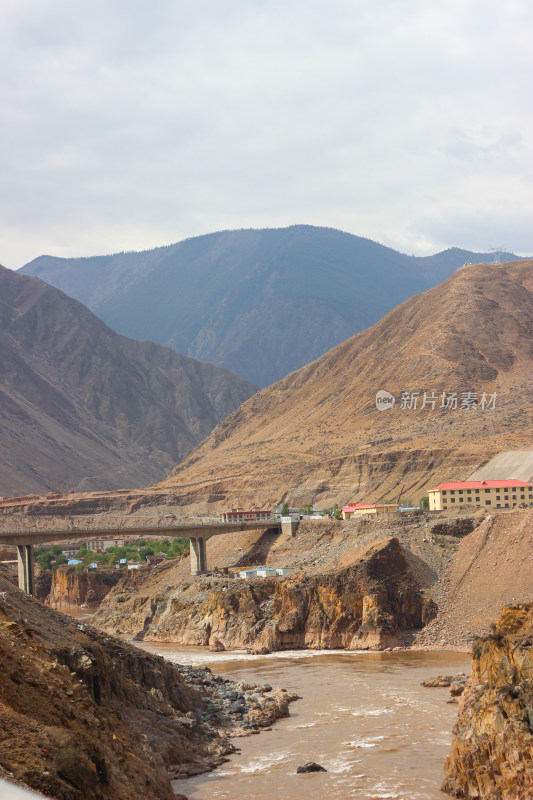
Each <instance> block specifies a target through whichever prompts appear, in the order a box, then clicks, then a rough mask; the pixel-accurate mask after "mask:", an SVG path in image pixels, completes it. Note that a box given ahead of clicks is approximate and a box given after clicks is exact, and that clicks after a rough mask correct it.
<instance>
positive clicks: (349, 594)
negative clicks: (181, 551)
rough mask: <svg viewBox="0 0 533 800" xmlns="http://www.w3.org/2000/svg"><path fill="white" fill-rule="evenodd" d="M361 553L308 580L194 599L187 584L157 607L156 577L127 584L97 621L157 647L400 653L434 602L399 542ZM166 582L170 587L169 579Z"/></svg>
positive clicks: (213, 585)
mask: <svg viewBox="0 0 533 800" xmlns="http://www.w3.org/2000/svg"><path fill="white" fill-rule="evenodd" d="M215 538H222V537H215ZM292 544H293V545H294V544H295V543H294V542H292ZM357 544H358V545H359V546H357ZM347 546H349V544H348V545H347ZM351 547H352V550H351V552H348V554H347V555H346V556H345V557H344V558H342V559H341V563H339V562H338V560H337V559H336V558H334V559H332V562H334V563H331V566H330V567H329V568H327V569H324V571H317V570H316V568H315V567H313V569H312V570H309V571H306V570H303V569H300V571H299V573H298V575H288V576H286V577H284V578H280V579H276V578H272V579H268V578H266V579H252V580H243V579H233V580H228V579H227V578H223V579H215V578H213V579H212V580H211V581H210V582H209V584H207V583H205V584H203V583H200V582H197V584H195V585H194V586H192V587H189V588H188V589H186V590H185V591H181V590H180V587H179V585H178V586H172V587H171V588H170V589H168V588H167V591H166V593H164V594H158V595H157V602H155V601H154V602H152V601H151V600H150V594H151V592H153V588H150V593H149V592H148V589H149V585H150V587H154V583H153V581H154V580H155V579H156V577H157V576H155V575H148V576H147V577H146V579H145V582H144V583H143V584H142V585H139V584H138V583H136V584H135V586H133V585H132V587H131V592H130V591H129V584H128V581H127V579H124V581H123V582H122V583H121V584H120V585H119V586H117V587H116V588H115V589H114V590H112V591H111V592H110V593H109V595H107V597H106V599H105V601H104V603H103V604H102V606H101V607H100V609H99V611H98V613H97V615H96V617H95V623H96V624H97V625H98V626H100V627H102V628H104V629H105V630H108V631H113V630H120V631H122V632H130V633H132V634H134V635H137V636H139V637H142V638H144V639H145V640H147V641H150V640H151V641H157V640H160V641H161V640H162V641H173V642H177V643H180V644H183V645H196V646H198V645H200V646H210V644H212V643H213V642H215V641H216V642H219V643H221V645H222V646H223V647H224V648H225V649H226V650H230V649H250V650H251V651H253V652H254V653H258V654H263V653H267V652H271V651H274V650H287V649H294V648H304V649H305V648H314V649H320V648H325V649H333V648H343V649H347V650H357V649H372V650H381V649H384V648H385V647H390V646H395V645H397V644H398V643H400V641H401V638H402V635H403V634H404V633H405V632H406V631H409V630H412V629H419V628H421V627H422V625H423V624H424V623H425V622H426V621H427V620H428V619H431V616H432V614H433V613H434V603H433V601H432V600H431V598H430V597H428V596H427V595H426V594H425V591H424V588H423V586H422V585H421V582H420V580H419V579H418V578H417V575H416V573H415V571H414V570H413V569H412V565H411V563H410V560H409V558H408V555H407V553H406V551H405V550H404V548H403V547H402V545H401V544H400V542H399V540H398V539H397V538H395V537H382V538H378V539H377V540H371V541H369V542H367V543H365V544H363V545H361V542H360V541H359V542H357V543H352V545H351ZM313 570H314V571H313ZM135 580H136V581H138V580H140V578H138V577H136V578H135ZM165 580H166V581H167V587H168V573H165ZM148 584H149V585H148ZM124 597H125V598H126V599H125V600H122V599H121V598H124ZM141 597H142V598H144V603H143V604H139V602H138V601H139V599H140V598H141ZM119 599H120V602H119Z"/></svg>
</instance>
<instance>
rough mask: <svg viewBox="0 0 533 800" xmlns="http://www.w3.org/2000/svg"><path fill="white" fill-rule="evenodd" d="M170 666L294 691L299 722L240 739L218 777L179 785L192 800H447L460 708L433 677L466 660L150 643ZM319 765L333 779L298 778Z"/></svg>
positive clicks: (463, 668) (464, 665) (443, 655)
mask: <svg viewBox="0 0 533 800" xmlns="http://www.w3.org/2000/svg"><path fill="white" fill-rule="evenodd" d="M140 646H141V647H142V648H143V649H146V650H149V651H150V652H154V653H158V654H160V655H163V656H164V657H165V658H167V659H169V660H170V661H177V662H180V663H188V664H193V665H195V666H208V667H210V668H211V669H212V670H213V672H215V673H219V674H221V675H224V676H225V677H227V678H232V679H234V680H245V681H247V682H248V683H259V684H265V683H269V684H271V685H272V686H282V687H284V688H285V689H288V690H290V691H294V692H296V693H297V694H299V695H300V696H301V697H302V699H301V700H298V701H296V702H294V703H291V706H290V712H291V715H290V717H289V718H287V719H282V720H279V721H278V722H276V723H275V724H274V725H273V727H272V730H271V731H262V732H261V733H260V734H259V735H256V736H250V737H248V738H242V739H235V740H234V744H235V745H236V746H237V747H239V748H240V752H239V753H236V754H234V755H232V756H231V757H230V761H229V762H228V763H227V764H224V765H223V766H222V767H219V769H217V770H215V771H214V772H211V773H207V774H205V775H199V776H196V777H194V778H189V779H187V780H180V781H174V782H173V786H174V791H176V792H181V793H182V794H185V795H186V796H187V797H189V798H190V800H236V799H237V798H242V800H324V798H328V800H348V799H349V798H357V800H445V798H446V797H447V796H446V795H444V794H443V793H442V792H441V791H440V788H439V787H440V784H441V782H442V779H443V766H444V760H445V758H446V755H447V753H448V752H449V749H450V743H451V733H452V728H453V725H454V722H455V720H456V717H457V705H455V704H448V703H447V702H446V701H447V700H448V699H449V697H450V695H449V690H448V689H426V688H424V687H422V686H421V685H420V683H421V681H422V680H424V678H427V677H430V676H434V675H441V674H447V675H451V674H454V673H456V672H466V673H468V672H469V670H470V657H469V656H468V655H467V654H464V653H452V652H415V651H413V652H411V651H402V652H396V653H369V652H364V653H363V652H359V653H350V652H344V651H321V652H320V651H319V652H317V651H293V652H284V653H273V654H271V655H268V656H250V655H246V654H244V653H242V654H239V653H235V652H229V653H210V652H208V651H206V650H205V649H201V648H182V647H177V646H175V645H167V644H145V643H143V644H141V645H140ZM306 761H316V762H318V763H319V764H321V765H322V766H323V767H325V768H326V769H327V772H326V773H312V774H308V775H297V774H296V768H297V767H298V766H299V765H300V764H304V763H305V762H306Z"/></svg>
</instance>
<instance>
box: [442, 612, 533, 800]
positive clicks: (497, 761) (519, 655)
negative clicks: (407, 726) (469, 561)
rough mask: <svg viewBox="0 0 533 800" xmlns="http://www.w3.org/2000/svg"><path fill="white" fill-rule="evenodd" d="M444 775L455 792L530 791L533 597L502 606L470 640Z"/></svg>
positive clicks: (521, 798)
mask: <svg viewBox="0 0 533 800" xmlns="http://www.w3.org/2000/svg"><path fill="white" fill-rule="evenodd" d="M445 776H446V777H445V780H444V784H443V787H442V788H443V790H444V791H446V792H448V793H449V794H451V795H453V796H455V797H475V798H477V799H478V800H529V798H531V797H532V796H533V603H529V604H519V605H514V606H508V607H506V608H504V610H503V612H502V615H501V618H500V620H499V621H498V623H497V625H495V626H494V627H493V629H492V631H491V633H490V634H489V635H488V636H485V637H483V638H481V639H479V640H478V641H477V642H476V643H475V645H474V648H473V659H472V675H471V677H470V679H469V681H468V684H467V687H466V689H465V692H464V694H463V695H462V696H461V698H460V700H459V719H458V722H457V725H456V726H455V729H454V740H453V743H452V750H451V753H450V755H449V756H448V758H447V760H446V766H445Z"/></svg>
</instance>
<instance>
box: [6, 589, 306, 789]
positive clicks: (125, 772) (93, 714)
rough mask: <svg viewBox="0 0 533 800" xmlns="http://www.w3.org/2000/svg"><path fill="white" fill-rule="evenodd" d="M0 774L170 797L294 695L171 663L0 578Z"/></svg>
mask: <svg viewBox="0 0 533 800" xmlns="http://www.w3.org/2000/svg"><path fill="white" fill-rule="evenodd" d="M0 672H1V674H2V681H1V684H0V775H2V776H4V777H12V778H14V779H15V780H17V781H21V782H22V783H24V784H27V785H29V786H30V787H32V788H35V789H38V790H40V791H42V792H43V793H44V794H45V795H46V796H50V797H54V798H58V800H59V799H60V800H105V799H107V800H111V798H112V800H171V798H173V797H174V794H173V792H172V788H171V784H170V778H174V777H186V776H188V775H193V774H197V773H199V772H204V771H206V770H208V769H212V768H213V767H215V766H217V765H219V764H221V763H222V762H224V761H225V760H226V756H227V754H228V753H229V752H231V751H232V750H234V747H233V745H232V744H231V741H230V737H231V736H236V735H237V736H239V735H246V734H248V733H252V732H257V731H258V730H259V728H261V727H265V726H268V725H270V724H271V723H272V722H274V720H275V719H276V718H277V717H279V716H287V715H288V704H289V702H290V701H291V700H293V699H296V698H295V696H294V695H289V694H288V693H287V692H284V691H283V690H280V689H272V687H270V686H268V687H267V686H263V687H259V686H251V685H246V686H244V685H239V684H234V683H233V682H231V681H228V680H225V679H223V678H221V677H218V676H215V675H213V674H212V673H211V672H210V670H208V669H194V668H192V667H179V666H178V665H173V664H170V663H169V662H167V661H165V660H164V659H163V658H161V657H160V656H154V655H151V654H148V653H145V652H143V651H141V650H138V649H136V648H135V647H133V646H131V645H129V644H127V643H126V642H123V641H121V640H118V639H114V638H112V637H109V636H106V635H105V634H102V633H101V632H99V631H98V630H96V629H95V628H92V627H91V626H88V625H84V624H80V623H76V621H75V620H73V619H71V618H69V617H67V616H65V615H63V614H61V613H59V612H57V611H55V610H53V609H50V608H47V607H45V606H43V605H41V604H40V603H38V602H37V601H35V600H33V599H32V598H30V597H28V596H27V595H23V594H22V593H21V592H20V591H19V590H18V589H16V588H15V587H13V586H12V585H10V584H9V583H7V582H6V581H4V580H2V579H0Z"/></svg>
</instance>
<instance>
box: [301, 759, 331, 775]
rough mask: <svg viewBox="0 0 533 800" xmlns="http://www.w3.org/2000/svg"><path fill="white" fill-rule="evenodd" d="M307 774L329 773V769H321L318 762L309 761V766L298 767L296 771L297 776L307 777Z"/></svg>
mask: <svg viewBox="0 0 533 800" xmlns="http://www.w3.org/2000/svg"><path fill="white" fill-rule="evenodd" d="M307 772H327V769H324V767H321V766H320V764H317V763H316V761H308V762H307V764H304V765H303V766H300V767H298V769H297V770H296V774H297V775H305V774H306V773H307Z"/></svg>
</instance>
